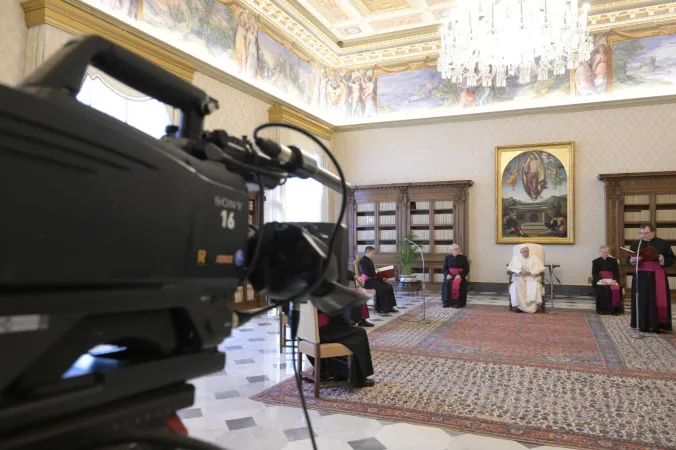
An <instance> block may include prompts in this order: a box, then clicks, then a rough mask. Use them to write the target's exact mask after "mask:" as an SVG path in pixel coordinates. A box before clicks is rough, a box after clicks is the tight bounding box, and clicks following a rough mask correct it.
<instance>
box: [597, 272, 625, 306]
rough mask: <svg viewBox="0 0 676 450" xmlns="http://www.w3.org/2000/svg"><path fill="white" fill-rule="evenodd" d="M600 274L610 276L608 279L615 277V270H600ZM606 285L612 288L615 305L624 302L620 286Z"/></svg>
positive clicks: (602, 276) (603, 276) (605, 276)
mask: <svg viewBox="0 0 676 450" xmlns="http://www.w3.org/2000/svg"><path fill="white" fill-rule="evenodd" d="M599 275H600V276H601V278H608V279H612V278H613V272H611V271H610V270H601V271H600V272H599ZM606 287H609V288H610V292H611V294H612V299H613V306H620V305H621V304H622V300H621V291H620V286H618V285H613V286H606Z"/></svg>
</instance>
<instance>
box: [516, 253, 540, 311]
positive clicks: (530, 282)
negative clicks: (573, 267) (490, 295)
mask: <svg viewBox="0 0 676 450" xmlns="http://www.w3.org/2000/svg"><path fill="white" fill-rule="evenodd" d="M529 256H530V250H529V249H528V246H525V245H524V246H523V247H521V250H520V251H519V254H518V255H514V257H513V258H512V261H510V263H509V268H508V270H509V271H510V272H511V273H512V274H513V275H512V284H511V285H510V286H509V297H510V301H511V302H512V306H513V307H514V308H515V311H516V312H527V313H534V312H537V310H538V305H541V304H542V291H541V288H540V274H541V273H542V272H544V271H545V267H544V265H542V261H540V259H539V258H536V257H534V256H533V257H529Z"/></svg>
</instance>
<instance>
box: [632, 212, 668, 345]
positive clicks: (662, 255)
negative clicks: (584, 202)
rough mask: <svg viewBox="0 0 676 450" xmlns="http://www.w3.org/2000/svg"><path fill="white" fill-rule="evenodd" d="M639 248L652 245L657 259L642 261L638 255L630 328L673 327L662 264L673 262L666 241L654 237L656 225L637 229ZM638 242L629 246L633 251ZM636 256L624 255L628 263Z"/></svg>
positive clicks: (650, 329) (634, 261) (654, 329)
mask: <svg viewBox="0 0 676 450" xmlns="http://www.w3.org/2000/svg"><path fill="white" fill-rule="evenodd" d="M639 237H640V239H641V241H640V242H641V249H644V248H646V247H654V248H655V250H657V253H658V255H659V258H658V260H657V261H652V262H651V261H645V262H642V261H641V258H640V257H638V262H639V264H638V277H636V276H634V277H633V280H632V284H631V327H632V328H636V324H637V320H636V318H637V317H638V328H639V330H641V331H654V332H656V333H659V332H660V330H672V329H673V328H672V324H671V296H670V293H669V281H668V278H667V273H666V272H665V271H664V268H665V267H668V266H671V265H673V264H674V263H675V262H676V256H675V255H674V252H673V250H672V249H671V246H670V245H669V242H667V241H665V240H664V239H660V238H656V237H655V226H654V225H651V224H643V225H641V228H640V233H639ZM638 244H639V242H635V243H634V244H632V246H631V250H632V251H636V250H637V249H638ZM636 261H637V257H636V256H632V257H631V258H627V264H629V265H631V266H632V267H635V266H636ZM637 292H638V314H637V311H636V293H637Z"/></svg>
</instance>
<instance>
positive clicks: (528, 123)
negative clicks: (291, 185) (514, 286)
mask: <svg viewBox="0 0 676 450" xmlns="http://www.w3.org/2000/svg"><path fill="white" fill-rule="evenodd" d="M675 121H676V105H674V104H670V105H660V106H645V107H635V108H625V109H611V110H597V111H583V112H574V113H561V114H546V115H545V114H543V115H533V116H522V117H511V118H504V119H492V120H484V121H475V122H464V123H441V124H433V125H420V126H411V127H399V128H379V129H370V130H359V131H350V132H342V133H337V134H336V136H335V138H334V141H335V144H334V147H335V149H336V153H337V155H338V158H339V162H340V163H341V165H342V167H343V170H344V171H345V173H346V176H347V178H348V181H349V182H350V183H352V184H354V185H364V184H384V183H395V182H415V181H438V180H465V179H470V180H473V181H474V183H475V184H474V186H473V187H472V188H471V189H470V191H469V192H470V195H469V200H470V208H469V209H470V212H469V229H470V255H471V258H472V261H473V267H472V270H471V273H470V278H471V280H472V281H475V282H505V281H506V279H505V263H506V262H508V260H509V258H510V256H511V245H504V244H503V245H498V244H496V243H495V240H496V221H497V219H496V204H495V198H496V195H495V189H496V187H495V147H496V146H500V145H516V144H536V143H546V142H563V141H574V142H575V149H576V153H575V198H576V200H575V203H576V204H575V208H576V209H575V215H576V220H575V245H548V246H546V249H545V252H546V259H547V261H548V262H550V263H554V264H560V265H561V268H560V269H558V270H557V272H558V274H559V278H560V279H561V282H562V283H563V284H578V285H584V284H587V277H588V276H589V274H590V271H591V259H592V258H595V257H596V256H597V252H598V248H599V245H601V244H603V243H604V239H605V218H604V210H605V209H604V208H605V207H604V204H605V203H604V192H603V183H601V182H600V181H598V179H597V175H598V174H600V173H614V172H643V171H667V170H676V127H675V126H674V125H673V124H674V123H675Z"/></svg>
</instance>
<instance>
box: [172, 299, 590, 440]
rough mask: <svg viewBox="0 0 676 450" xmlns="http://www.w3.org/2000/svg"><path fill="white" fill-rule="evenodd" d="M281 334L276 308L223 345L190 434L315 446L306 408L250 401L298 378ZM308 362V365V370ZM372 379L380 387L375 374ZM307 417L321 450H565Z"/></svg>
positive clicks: (382, 318)
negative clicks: (222, 361)
mask: <svg viewBox="0 0 676 450" xmlns="http://www.w3.org/2000/svg"><path fill="white" fill-rule="evenodd" d="M421 301H422V300H421V298H419V297H408V296H397V302H398V304H399V306H398V309H399V310H401V311H403V312H405V311H407V310H408V309H410V308H412V307H415V306H417V305H419V304H420V303H421ZM427 301H439V295H438V294H428V296H427ZM507 301H508V299H507V297H505V296H497V295H496V294H473V295H470V296H469V298H468V303H469V304H495V305H505V306H506V305H507ZM555 307H556V308H576V309H592V310H593V309H594V299H593V298H590V297H574V298H571V297H568V298H559V299H556V303H555ZM398 316H399V314H395V315H376V314H374V313H373V312H371V321H372V322H373V323H374V324H375V325H376V327H378V326H382V325H383V324H385V323H387V322H388V321H390V320H395V319H396V317H398ZM373 329H375V328H371V329H370V330H373ZM278 333H279V319H278V317H277V316H276V312H274V311H272V312H270V314H269V315H268V316H266V317H260V318H257V319H254V320H253V321H251V322H249V323H248V324H246V325H245V326H244V327H242V328H239V329H236V330H234V331H233V335H232V336H231V337H229V338H228V339H227V340H225V341H224V342H223V343H222V345H221V350H223V351H225V352H226V354H227V364H226V367H225V369H224V371H223V372H221V373H218V374H214V375H211V376H207V377H204V378H200V379H197V380H193V384H194V385H195V387H196V391H197V395H196V400H195V405H194V406H193V407H192V408H189V409H185V410H183V411H181V412H180V414H179V415H180V417H181V418H182V420H183V423H184V424H185V425H186V427H187V429H188V431H189V433H190V434H191V435H192V436H194V437H197V438H200V439H203V440H206V441H209V442H212V443H214V444H217V445H219V446H221V447H223V448H226V449H229V450H238V449H248V450H306V449H311V448H312V445H311V442H310V439H309V434H308V430H307V423H306V420H305V417H304V415H303V412H302V410H301V409H299V408H289V407H283V406H275V405H268V404H264V403H260V402H255V401H252V400H249V397H250V396H252V395H254V394H257V393H259V392H261V391H262V390H264V389H267V388H268V387H271V386H274V385H275V384H277V383H279V382H281V381H283V380H285V379H287V378H289V377H292V376H293V373H294V372H293V365H292V359H291V358H292V355H291V352H290V351H285V353H283V354H280V353H279V347H278V339H279V334H278ZM308 364H309V363H308V362H307V361H305V367H307V366H308ZM374 378H375V380H376V382H377V378H378V377H377V374H376V375H375V377H374ZM309 415H310V420H311V422H312V426H313V429H314V434H315V437H316V442H317V446H318V448H319V449H321V450H382V449H391V450H395V449H396V450H404V449H425V450H445V449H447V450H522V449H525V448H529V449H530V448H537V449H541V450H553V449H556V448H559V447H551V446H542V445H538V444H529V443H523V442H516V441H510V440H504V439H497V438H491V437H486V436H480V435H474V434H467V433H464V432H459V431H455V430H444V429H439V428H432V427H425V426H418V425H409V424H405V423H393V422H387V421H381V420H375V419H371V418H364V417H356V416H347V415H342V414H333V413H324V412H317V411H309Z"/></svg>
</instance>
